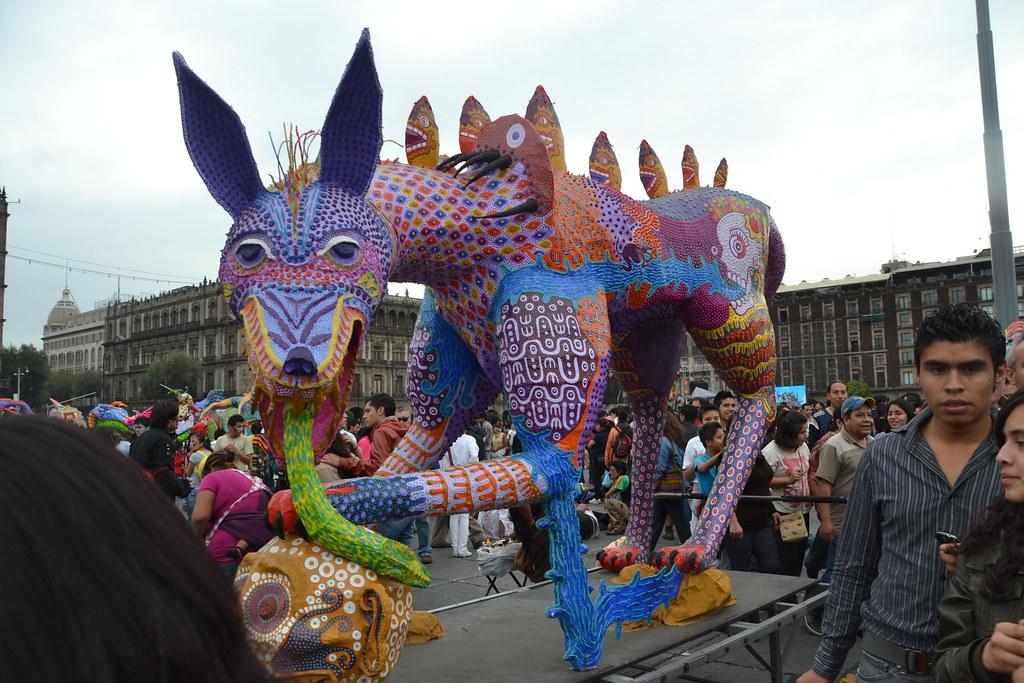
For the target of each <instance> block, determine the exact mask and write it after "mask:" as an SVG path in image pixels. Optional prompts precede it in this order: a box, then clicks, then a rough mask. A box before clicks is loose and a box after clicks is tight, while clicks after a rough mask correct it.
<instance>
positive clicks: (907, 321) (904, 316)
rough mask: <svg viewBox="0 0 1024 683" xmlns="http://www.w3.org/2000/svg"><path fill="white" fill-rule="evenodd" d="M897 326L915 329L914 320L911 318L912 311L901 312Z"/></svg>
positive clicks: (898, 314) (897, 316)
mask: <svg viewBox="0 0 1024 683" xmlns="http://www.w3.org/2000/svg"><path fill="white" fill-rule="evenodd" d="M896 324H897V325H899V326H900V327H913V326H914V320H913V319H912V318H911V317H910V311H900V312H899V313H897V314H896Z"/></svg>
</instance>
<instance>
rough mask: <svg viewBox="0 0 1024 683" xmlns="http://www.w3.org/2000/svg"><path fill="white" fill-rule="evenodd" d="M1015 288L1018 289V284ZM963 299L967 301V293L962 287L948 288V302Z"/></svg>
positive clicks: (956, 302)
mask: <svg viewBox="0 0 1024 683" xmlns="http://www.w3.org/2000/svg"><path fill="white" fill-rule="evenodd" d="M1017 288H1018V289H1020V285H1017ZM965 301H967V293H966V292H965V291H964V288H963V287H954V288H953V289H951V290H949V303H951V304H962V303H963V302H965Z"/></svg>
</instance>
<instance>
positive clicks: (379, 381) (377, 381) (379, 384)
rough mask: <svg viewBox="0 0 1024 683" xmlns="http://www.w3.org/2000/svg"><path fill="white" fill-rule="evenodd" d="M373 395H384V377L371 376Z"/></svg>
mask: <svg viewBox="0 0 1024 683" xmlns="http://www.w3.org/2000/svg"><path fill="white" fill-rule="evenodd" d="M373 393H375V394H383V393H384V375H374V376H373Z"/></svg>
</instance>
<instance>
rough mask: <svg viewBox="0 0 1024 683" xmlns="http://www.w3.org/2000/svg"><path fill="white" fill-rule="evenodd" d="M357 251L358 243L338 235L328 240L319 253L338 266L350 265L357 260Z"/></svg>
mask: <svg viewBox="0 0 1024 683" xmlns="http://www.w3.org/2000/svg"><path fill="white" fill-rule="evenodd" d="M359 251H360V249H359V243H358V242H356V241H355V240H354V239H352V238H351V237H344V236H338V237H335V238H334V239H332V240H331V241H330V242H328V243H327V246H326V247H324V248H323V249H322V250H321V252H320V253H321V254H322V255H323V256H326V257H328V258H329V259H331V260H332V261H334V262H335V263H337V264H338V265H339V266H351V265H353V264H355V262H356V261H358V260H359Z"/></svg>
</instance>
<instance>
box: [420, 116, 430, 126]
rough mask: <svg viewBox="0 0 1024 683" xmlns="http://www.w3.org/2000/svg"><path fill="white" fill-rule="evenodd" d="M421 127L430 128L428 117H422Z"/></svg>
mask: <svg viewBox="0 0 1024 683" xmlns="http://www.w3.org/2000/svg"><path fill="white" fill-rule="evenodd" d="M420 125H421V126H423V127H424V128H430V119H428V118H427V117H426V116H421V117H420Z"/></svg>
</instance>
